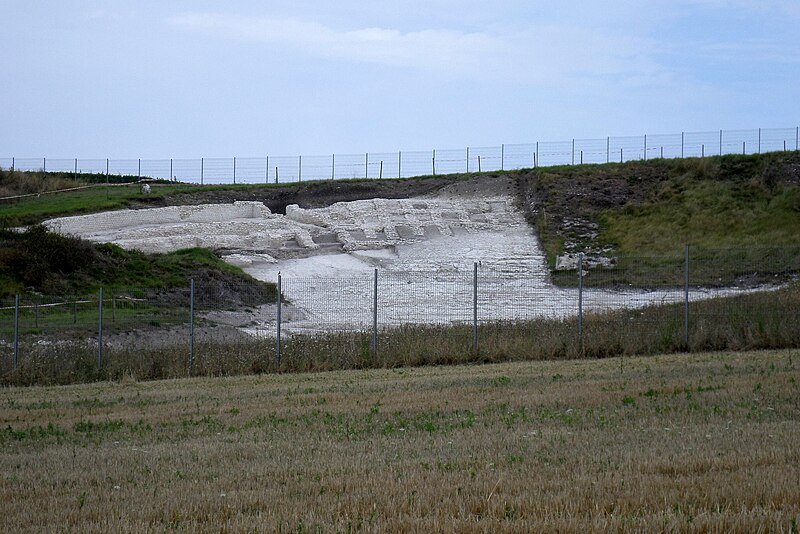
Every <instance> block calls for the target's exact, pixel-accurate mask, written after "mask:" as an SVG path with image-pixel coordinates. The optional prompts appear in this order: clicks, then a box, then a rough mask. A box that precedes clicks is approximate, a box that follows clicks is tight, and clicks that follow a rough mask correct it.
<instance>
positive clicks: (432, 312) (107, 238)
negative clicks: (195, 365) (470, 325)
mask: <svg viewBox="0 0 800 534" xmlns="http://www.w3.org/2000/svg"><path fill="white" fill-rule="evenodd" d="M497 184H498V182H494V184H493V185H494V187H497ZM471 185H474V184H470V183H468V182H467V183H465V184H457V185H455V186H450V187H448V188H445V189H444V190H442V191H441V192H439V193H438V194H437V195H435V196H426V197H418V198H411V199H403V200H386V199H374V200H361V201H355V202H341V203H336V204H333V205H332V206H329V207H327V208H320V209H301V208H299V207H297V206H289V207H288V208H287V214H286V215H285V216H284V215H280V214H272V213H270V211H269V210H268V209H267V208H266V207H265V206H264V205H263V204H261V203H258V202H236V203H234V204H232V205H203V206H174V207H168V208H154V209H147V210H134V211H131V210H123V211H115V212H106V213H100V214H94V215H84V216H79V217H67V218H60V219H53V220H51V221H48V223H47V225H48V226H49V227H50V228H51V229H53V230H56V231H59V232H62V233H65V234H72V235H76V236H79V237H83V238H86V239H90V240H93V241H98V242H113V243H117V244H119V245H120V246H123V247H126V248H137V249H140V250H143V251H147V252H167V251H172V250H177V249H179V248H185V247H192V246H203V247H210V248H214V249H217V250H222V252H223V255H224V257H225V258H226V260H227V261H229V262H231V263H233V264H235V265H239V266H240V267H242V268H243V269H244V270H245V271H246V272H248V273H249V274H251V275H252V276H254V277H255V278H258V279H260V280H265V281H272V282H275V281H277V279H278V273H280V274H281V282H282V288H281V289H282V293H283V294H284V295H285V296H286V298H287V300H288V301H289V302H290V304H289V305H288V306H287V310H286V313H285V315H284V317H283V321H282V326H283V328H284V329H285V331H287V332H317V331H326V330H352V329H362V328H370V327H371V326H372V320H373V319H372V307H373V298H374V291H375V287H374V284H375V282H374V278H373V277H374V270H375V269H376V268H377V269H378V283H377V289H378V292H377V294H378V324H379V325H380V326H392V325H398V324H403V323H426V324H447V323H454V322H469V321H471V320H472V317H473V306H474V302H473V298H474V286H473V284H474V280H473V264H474V263H479V268H478V289H477V295H478V297H477V309H478V319H479V321H482V322H483V321H493V320H498V319H510V320H523V319H530V318H534V317H567V316H571V315H576V314H577V312H578V291H577V289H565V288H559V287H556V286H554V285H553V284H551V283H550V281H549V276H548V270H547V268H546V263H545V258H544V255H543V253H542V251H541V250H540V248H539V246H538V242H537V240H536V236H535V235H534V234H533V231H532V230H531V229H530V227H529V226H528V224H527V223H526V221H525V220H524V217H523V215H522V213H521V212H520V211H519V210H518V209H517V208H516V207H515V205H514V202H513V199H512V197H511V195H510V194H508V193H507V191H506V190H507V187H505V188H504V187H499V188H496V189H494V190H489V191H487V190H486V188H485V187H471ZM501 185H502V184H501ZM588 276H591V274H589V275H588ZM737 292H739V291H738V290H736V289H727V290H723V291H719V290H716V291H697V290H693V291H691V293H690V295H689V297H690V299H691V300H699V299H703V298H709V297H712V296H719V295H721V294H733V293H737ZM683 299H684V294H683V291H682V290H681V289H665V290H658V291H641V290H635V291H634V290H632V291H624V292H623V291H610V290H598V289H588V290H584V292H583V309H584V310H585V311H587V312H591V311H600V310H610V309H620V308H630V309H635V308H640V307H643V306H647V305H650V304H661V303H670V302H681V301H682V300H683ZM273 308H274V307H273ZM275 328H276V324H275V313H274V309H273V310H270V306H264V307H262V309H260V310H257V311H256V313H254V314H253V320H252V321H251V324H249V325H247V326H244V327H243V329H245V330H247V331H249V332H253V333H262V332H274V330H275Z"/></svg>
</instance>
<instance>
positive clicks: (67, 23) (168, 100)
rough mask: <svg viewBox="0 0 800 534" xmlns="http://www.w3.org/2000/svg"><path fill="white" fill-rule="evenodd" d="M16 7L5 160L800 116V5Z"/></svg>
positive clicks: (599, 133) (2, 131)
mask: <svg viewBox="0 0 800 534" xmlns="http://www.w3.org/2000/svg"><path fill="white" fill-rule="evenodd" d="M556 4H558V3H557V2H553V1H552V0H548V1H517V0H511V1H494V2H476V1H464V0H458V1H456V0H427V1H423V2H418V1H409V2H398V1H379V0H377V1H372V2H352V1H349V0H342V1H338V2H318V1H309V2H302V1H293V0H278V1H269V2H256V1H229V2H211V1H192V2H190V1H180V0H178V1H169V2H167V1H151V0H144V1H136V2H133V1H116V2H112V1H107V2H100V1H33V0H24V1H18V0H0V20H1V21H2V28H3V30H2V32H0V69H2V73H3V76H2V80H3V81H2V83H0V124H1V125H2V126H0V157H6V156H8V157H10V156H17V157H39V156H47V157H54V158H61V157H63V158H71V157H86V158H88V157H111V158H125V157H142V158H159V157H167V158H169V157H175V158H183V157H195V156H198V157H199V156H206V157H217V156H242V157H245V156H263V155H293V154H304V155H306V154H307V155H315V154H330V153H333V152H336V153H363V152H366V151H372V152H379V151H395V150H427V149H433V148H441V149H445V148H457V147H465V146H488V145H499V144H500V143H527V142H533V141H537V140H542V141H543V140H561V139H569V138H572V137H579V138H587V137H605V136H606V135H636V134H642V133H650V134H657V133H672V132H680V131H681V130H687V131H691V130H701V131H704V130H716V129H719V128H724V129H736V128H755V127H759V126H761V127H794V126H796V125H797V124H798V123H800V91H798V87H799V85H800V84H799V83H798V82H800V49H798V40H799V38H800V30H798V28H800V2H798V1H796V0H786V1H780V0H774V1H770V0H764V1H750V0H733V1H722V0H670V1H666V0H651V1H648V2H641V1H620V2H613V1H611V2H588V1H577V2H562V3H560V4H561V5H556Z"/></svg>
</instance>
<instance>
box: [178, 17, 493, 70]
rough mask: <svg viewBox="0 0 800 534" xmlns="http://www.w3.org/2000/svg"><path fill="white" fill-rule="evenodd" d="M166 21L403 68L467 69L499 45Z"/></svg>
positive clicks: (467, 39) (246, 23) (446, 36)
mask: <svg viewBox="0 0 800 534" xmlns="http://www.w3.org/2000/svg"><path fill="white" fill-rule="evenodd" d="M170 22H171V23H172V24H173V25H175V26H178V27H180V28H183V29H185V30H189V31H197V32H202V33H206V34H210V35H218V36H222V37H226V38H231V39H239V40H247V41H254V42H261V43H267V44H274V45H280V46H288V47H291V48H295V49H299V50H302V51H304V52H306V53H308V54H311V55H314V56H318V57H324V58H331V59H341V60H351V61H363V62H369V63H377V64H385V65H394V66H406V67H422V68H440V67H442V66H443V65H446V66H448V67H449V68H456V69H457V68H471V67H475V66H476V65H479V64H480V63H481V62H482V61H483V60H485V59H486V58H487V57H491V56H494V55H497V54H499V53H502V51H503V49H504V47H505V43H504V42H503V41H502V40H501V39H499V38H497V37H494V36H492V35H489V34H486V33H466V32H460V31H452V30H423V31H413V32H401V31H399V30H395V29H387V28H362V29H356V30H346V31H342V30H336V29H333V28H330V27H328V26H325V25H323V24H319V23H317V22H313V21H305V20H297V19H271V18H264V17H258V18H249V17H242V16H233V15H222V14H208V13H193V14H184V15H179V16H176V17H173V18H172V19H170Z"/></svg>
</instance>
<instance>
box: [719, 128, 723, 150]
mask: <svg viewBox="0 0 800 534" xmlns="http://www.w3.org/2000/svg"><path fill="white" fill-rule="evenodd" d="M719 155H720V156H721V155H722V130H720V131H719Z"/></svg>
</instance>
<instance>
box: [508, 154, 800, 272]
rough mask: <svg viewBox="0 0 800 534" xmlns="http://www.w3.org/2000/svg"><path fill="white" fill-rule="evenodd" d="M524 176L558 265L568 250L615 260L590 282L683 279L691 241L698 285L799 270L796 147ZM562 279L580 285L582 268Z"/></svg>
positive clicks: (531, 213) (526, 201)
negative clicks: (782, 150) (685, 256)
mask: <svg viewBox="0 0 800 534" xmlns="http://www.w3.org/2000/svg"><path fill="white" fill-rule="evenodd" d="M519 183H520V190H521V193H522V196H523V198H522V200H523V206H524V208H525V210H526V215H527V217H528V220H529V221H530V222H531V224H533V225H534V226H535V227H536V228H537V229H538V234H539V239H540V242H541V244H542V246H543V248H544V250H545V252H546V254H547V259H548V263H549V265H550V266H551V268H554V267H555V264H556V258H557V257H558V256H559V255H561V254H564V253H565V252H569V253H578V252H584V253H587V254H589V255H592V254H601V255H604V256H606V257H612V258H614V259H615V260H616V264H615V265H614V267H613V268H612V269H604V268H602V267H598V268H595V269H593V270H592V273H591V275H590V276H589V277H588V278H587V279H586V280H585V281H584V282H585V283H586V284H588V285H603V284H607V283H611V284H624V285H628V284H633V285H641V286H648V285H661V284H669V285H679V284H681V283H682V279H683V275H682V271H683V268H682V261H681V259H682V258H683V252H684V247H685V246H686V245H689V246H690V250H691V252H690V259H691V260H692V261H693V262H694V265H696V266H698V265H699V266H702V269H700V270H698V272H699V271H702V274H700V275H699V277H693V278H692V279H691V283H698V284H712V285H725V284H736V283H737V281H738V280H740V279H742V277H745V278H746V277H750V278H751V280H750V282H749V283H764V282H770V281H774V279H775V278H776V275H777V278H778V279H780V280H782V281H785V280H788V279H791V278H792V276H793V275H795V274H796V273H797V272H798V271H800V243H798V239H797V236H798V235H800V154H798V153H795V152H774V153H769V154H758V155H746V156H742V155H727V156H715V157H709V158H687V159H657V160H648V161H633V162H628V163H611V164H605V165H581V166H562V167H551V168H544V169H538V170H535V171H530V172H527V173H522V174H520V177H519ZM645 256H649V257H650V258H649V259H647V258H644V257H645ZM762 271H763V272H762ZM753 273H756V274H757V276H756V277H755V279H752V278H753V277H752V276H750V275H752V274H753ZM554 280H555V281H556V282H557V283H559V284H565V285H576V284H577V276H576V275H575V273H574V271H573V272H571V273H554Z"/></svg>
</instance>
